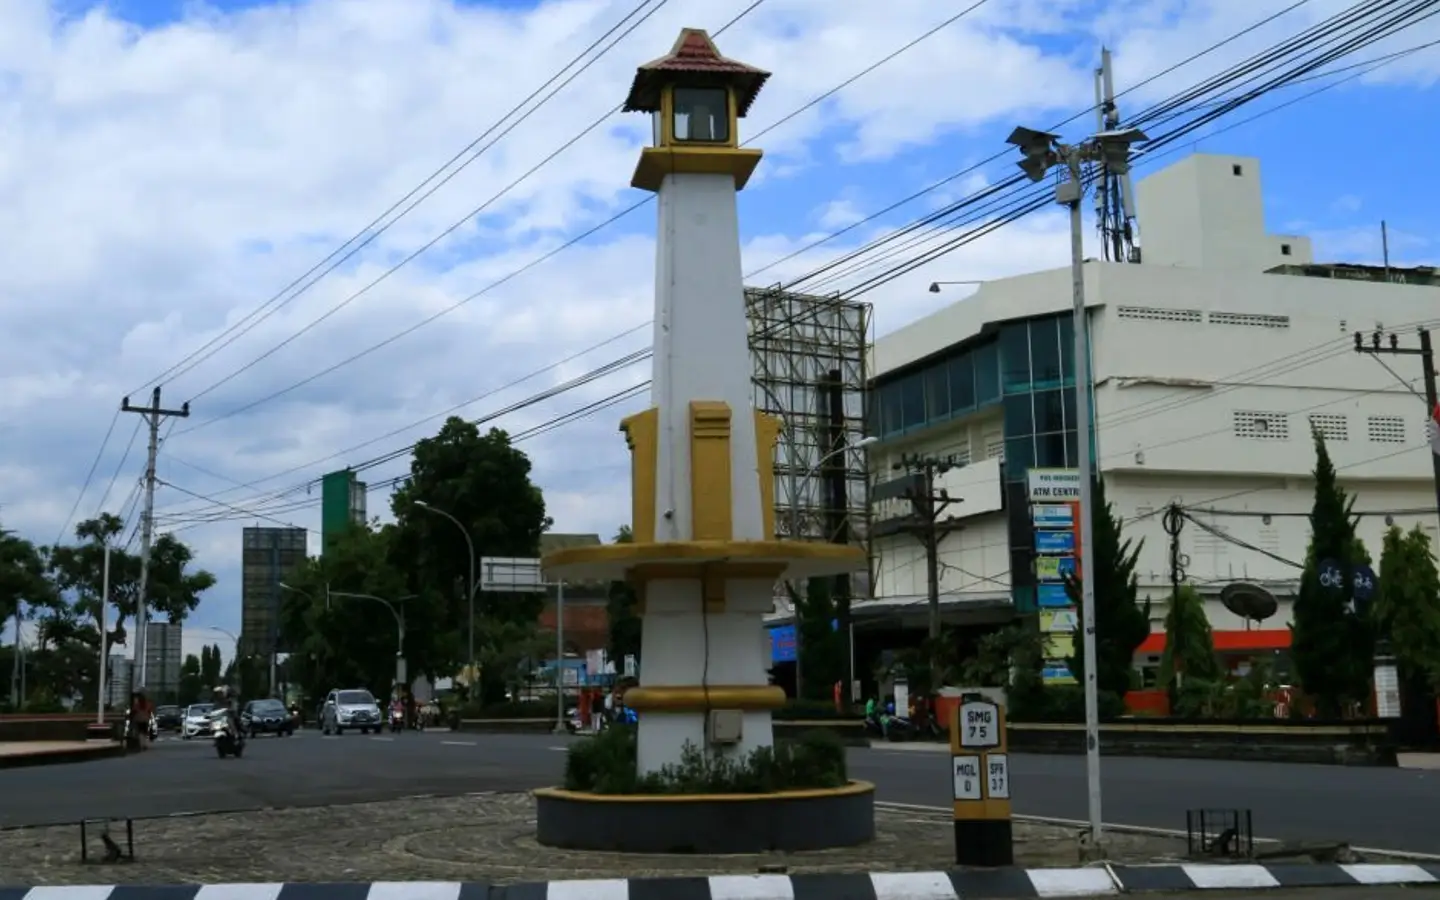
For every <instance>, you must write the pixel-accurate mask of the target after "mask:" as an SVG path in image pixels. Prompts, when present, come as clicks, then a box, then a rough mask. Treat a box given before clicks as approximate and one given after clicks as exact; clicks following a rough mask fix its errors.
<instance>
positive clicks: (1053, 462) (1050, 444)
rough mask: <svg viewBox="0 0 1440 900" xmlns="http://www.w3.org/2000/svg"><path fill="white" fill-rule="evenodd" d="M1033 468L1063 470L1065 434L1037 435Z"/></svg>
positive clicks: (1064, 466)
mask: <svg viewBox="0 0 1440 900" xmlns="http://www.w3.org/2000/svg"><path fill="white" fill-rule="evenodd" d="M1035 466H1036V467H1037V468H1041V469H1064V468H1068V467H1067V466H1066V464H1065V433H1064V432H1056V433H1055V434H1038V435H1036V436H1035Z"/></svg>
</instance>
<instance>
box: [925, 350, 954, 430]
mask: <svg viewBox="0 0 1440 900" xmlns="http://www.w3.org/2000/svg"><path fill="white" fill-rule="evenodd" d="M949 417H950V367H949V366H948V365H947V364H946V363H943V362H940V363H936V364H935V365H933V366H931V367H930V368H929V369H927V370H926V372H925V420H926V421H927V422H939V421H941V420H942V419H948V418H949Z"/></svg>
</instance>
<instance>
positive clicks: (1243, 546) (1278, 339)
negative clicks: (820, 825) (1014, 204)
mask: <svg viewBox="0 0 1440 900" xmlns="http://www.w3.org/2000/svg"><path fill="white" fill-rule="evenodd" d="M1136 193H1137V205H1138V219H1139V227H1140V231H1141V235H1142V239H1143V257H1142V258H1143V262H1141V263H1139V264H1119V263H1104V262H1099V261H1087V262H1086V263H1085V265H1084V279H1085V292H1086V305H1087V309H1088V313H1089V317H1090V318H1089V321H1090V329H1091V332H1090V333H1091V349H1090V356H1091V363H1092V372H1093V373H1094V374H1093V377H1094V384H1095V387H1094V398H1095V403H1094V419H1095V424H1096V430H1095V434H1096V439H1095V443H1096V452H1097V460H1098V470H1099V472H1100V473H1101V474H1102V476H1103V478H1104V482H1105V488H1106V492H1107V495H1108V499H1109V501H1110V502H1111V503H1112V504H1113V507H1114V509H1115V511H1116V512H1117V513H1118V514H1119V515H1120V516H1121V517H1122V518H1123V520H1124V530H1125V537H1126V538H1127V539H1130V540H1134V541H1140V540H1142V539H1143V540H1144V547H1143V549H1142V551H1141V553H1140V557H1139V563H1138V566H1137V569H1138V576H1139V581H1140V587H1141V592H1142V595H1149V596H1151V597H1152V598H1153V599H1154V601H1155V603H1154V606H1153V610H1152V619H1153V627H1154V630H1156V631H1161V630H1163V629H1162V627H1161V623H1162V622H1163V619H1164V615H1165V598H1166V597H1168V595H1169V591H1170V550H1169V538H1168V536H1167V535H1166V534H1165V532H1164V531H1163V529H1162V524H1161V522H1162V516H1161V515H1160V514H1161V513H1162V512H1163V511H1164V509H1165V508H1166V507H1167V506H1168V505H1169V504H1170V503H1172V502H1178V503H1180V504H1182V505H1183V506H1184V507H1186V508H1187V509H1188V510H1189V511H1191V513H1192V515H1194V516H1195V518H1196V519H1197V520H1198V522H1199V524H1195V523H1187V524H1186V526H1185V528H1184V530H1183V531H1182V533H1181V543H1182V552H1183V553H1184V554H1185V555H1186V556H1187V557H1188V566H1187V567H1186V575H1187V577H1188V580H1189V581H1191V582H1192V583H1195V584H1196V585H1197V586H1198V587H1200V588H1201V590H1202V593H1204V594H1206V595H1208V600H1207V609H1208V611H1209V613H1210V621H1211V623H1212V625H1213V627H1214V629H1215V630H1216V631H1217V635H1218V636H1217V645H1219V644H1223V643H1225V642H1226V641H1227V640H1229V641H1230V642H1231V643H1232V644H1234V645H1235V646H1236V647H1237V648H1238V647H1239V646H1241V645H1249V646H1251V647H1254V648H1255V649H1263V648H1264V647H1265V639H1263V638H1261V637H1260V636H1259V635H1251V636H1249V637H1248V638H1246V637H1231V638H1227V637H1226V635H1233V634H1237V633H1243V632H1245V631H1246V630H1247V627H1248V628H1249V629H1250V630H1252V631H1257V630H1258V631H1271V632H1277V634H1276V636H1275V640H1276V641H1277V643H1278V644H1279V645H1288V629H1286V624H1287V623H1288V621H1289V606H1290V599H1291V597H1293V593H1294V588H1295V585H1296V582H1297V575H1298V571H1299V570H1298V568H1297V567H1296V566H1294V565H1291V562H1294V563H1299V562H1301V561H1303V559H1304V557H1305V553H1306V546H1307V543H1308V540H1309V525H1308V522H1307V519H1306V518H1305V516H1306V514H1307V513H1308V512H1309V509H1310V505H1311V500H1312V488H1313V483H1312V478H1311V472H1312V469H1313V467H1314V463H1315V453H1314V450H1313V445H1312V440H1311V432H1312V429H1315V430H1318V431H1319V432H1320V433H1321V434H1323V435H1324V436H1325V439H1326V443H1327V445H1328V447H1329V450H1330V454H1331V456H1332V458H1333V460H1334V462H1335V465H1336V467H1337V468H1338V470H1339V477H1340V481H1341V483H1342V485H1343V486H1344V487H1345V488H1346V490H1348V491H1350V492H1352V493H1353V494H1355V495H1356V496H1357V498H1358V499H1357V500H1356V504H1355V510H1356V511H1357V512H1359V513H1362V514H1363V515H1362V519H1361V521H1360V526H1359V529H1360V534H1361V536H1362V537H1363V539H1364V540H1365V543H1366V545H1367V547H1368V548H1369V549H1370V551H1371V553H1372V555H1374V556H1375V557H1376V558H1377V560H1376V561H1377V563H1378V556H1379V550H1380V540H1381V536H1382V534H1383V533H1384V530H1385V528H1386V526H1387V523H1390V522H1394V523H1395V524H1399V525H1402V526H1404V527H1406V528H1409V527H1411V526H1413V525H1417V524H1418V525H1420V526H1422V527H1424V528H1426V529H1428V530H1430V531H1431V532H1432V533H1433V532H1434V531H1435V526H1436V522H1437V520H1436V515H1435V513H1434V509H1435V506H1436V500H1435V486H1434V481H1433V470H1432V462H1431V454H1430V451H1429V449H1428V443H1427V436H1426V422H1427V418H1428V411H1427V409H1426V405H1425V403H1424V401H1423V399H1422V398H1423V389H1422V388H1421V379H1420V375H1421V366H1420V360H1419V358H1418V357H1414V356H1408V357H1407V356H1391V357H1384V358H1383V359H1384V362H1385V365H1382V364H1381V363H1380V362H1378V361H1377V359H1375V358H1372V357H1370V356H1369V355H1364V354H1360V353H1357V352H1356V351H1355V349H1354V338H1353V333H1354V332H1356V331H1362V332H1366V333H1370V332H1373V331H1375V330H1382V331H1385V332H1392V331H1393V332H1395V333H1397V334H1398V335H1399V340H1400V341H1401V342H1402V345H1403V346H1409V347H1412V348H1415V347H1418V338H1417V334H1416V327H1417V324H1420V323H1431V324H1435V323H1440V290H1437V288H1440V278H1436V277H1435V276H1434V275H1433V273H1432V272H1431V271H1430V270H1417V269H1406V270H1398V269H1397V270H1380V269H1377V268H1369V267H1363V266H1319V265H1315V264H1314V263H1313V261H1312V258H1311V245H1310V242H1309V240H1308V239H1307V238H1304V237H1295V236H1277V235H1272V234H1268V233H1267V232H1266V230H1265V223H1264V217H1263V211H1262V202H1261V190H1260V166H1259V162H1258V161H1257V160H1255V159H1251V158H1246V157H1231V156H1214V155H1203V154H1202V155H1195V156H1191V157H1189V158H1188V159H1185V160H1183V161H1181V162H1179V163H1176V164H1175V165H1172V166H1171V167H1169V168H1167V169H1164V170H1162V171H1159V172H1157V173H1155V174H1153V175H1151V176H1150V177H1148V178H1146V179H1144V180H1142V181H1140V182H1139V184H1138V185H1137V190H1136ZM1071 305H1072V294H1071V275H1070V270H1069V269H1068V268H1066V269H1056V270H1051V271H1045V272H1036V273H1033V274H1028V275H1020V276H1016V277H1013V278H1005V279H1001V280H997V281H992V282H987V283H985V284H984V285H982V286H981V287H980V288H979V289H978V290H977V291H976V292H975V293H974V294H973V295H972V296H969V297H966V298H965V299H963V300H960V301H959V302H956V303H954V304H951V305H950V306H948V307H945V308H943V309H941V310H939V311H937V312H935V313H933V314H932V315H929V316H927V317H925V318H923V319H921V320H919V321H916V322H913V323H911V324H910V325H907V326H906V327H904V328H901V329H899V330H897V331H895V332H893V333H891V334H890V335H888V336H886V337H883V338H881V339H879V340H878V341H877V342H876V344H875V348H874V361H873V365H872V367H871V371H872V372H873V373H875V379H874V387H875V391H874V402H873V413H874V418H873V423H872V429H873V431H872V433H874V434H876V435H877V436H878V437H879V438H880V441H879V443H877V444H876V445H874V446H873V447H872V448H871V453H870V458H871V461H872V467H873V473H872V474H873V477H874V478H875V480H876V481H877V483H879V486H878V487H877V489H876V492H875V496H876V498H877V503H876V508H875V522H874V525H873V531H874V534H875V538H874V541H873V553H874V573H875V579H876V580H875V585H876V590H875V593H876V600H874V601H872V602H874V603H876V604H878V606H877V607H876V608H875V609H876V611H877V612H878V611H879V609H881V608H884V607H896V608H899V609H902V610H913V612H914V613H916V614H919V615H921V616H923V612H924V608H925V607H924V598H925V594H926V567H925V557H924V553H923V551H922V549H921V548H920V545H919V543H918V542H917V541H916V540H915V538H914V537H913V536H911V535H909V534H889V535H887V534H886V531H887V527H886V524H885V520H887V519H890V518H893V517H894V516H895V515H896V514H898V513H903V512H905V511H907V507H908V504H906V503H905V502H904V501H902V500H897V499H885V495H886V493H887V490H886V487H885V483H886V482H890V481H893V480H894V479H896V478H897V477H898V476H900V475H902V474H903V472H901V471H897V469H898V468H899V467H900V463H901V459H902V456H903V455H905V454H923V455H927V456H931V457H936V456H938V457H953V458H954V461H955V462H956V463H963V464H964V465H960V466H959V467H957V468H953V469H951V470H950V471H948V472H946V473H945V474H944V475H942V476H940V477H939V478H938V479H937V487H938V488H944V489H946V490H948V492H949V494H950V495H951V496H952V497H956V498H963V502H962V503H959V504H957V505H955V506H954V507H952V509H951V510H950V512H952V513H953V514H954V515H955V516H956V517H957V518H958V520H959V524H961V525H962V526H963V530H959V531H958V532H956V533H953V534H951V535H950V536H948V537H947V538H945V540H944V542H943V543H942V544H941V551H940V562H941V567H940V589H941V592H942V597H943V600H944V606H945V607H946V618H947V619H949V620H951V621H964V620H966V619H969V620H971V621H980V620H983V618H990V619H992V620H993V619H995V618H997V617H1002V616H1004V615H1007V614H1010V613H1012V612H1013V611H1014V610H1016V609H1019V610H1026V609H1033V608H1034V604H1035V579H1034V575H1033V567H1034V539H1033V530H1032V529H1031V528H1030V523H1029V511H1028V508H1027V500H1028V498H1027V494H1026V489H1025V482H1026V478H1027V472H1028V471H1029V470H1031V469H1033V468H1070V467H1073V466H1074V465H1075V464H1076V459H1075V448H1076V443H1075V421H1076V417H1075V403H1074V372H1073V369H1074V367H1073V351H1072V348H1073V333H1072V325H1071V312H1070V310H1071ZM1387 366H1388V368H1387ZM1406 382H1408V383H1406ZM892 492H893V491H892ZM1202 526H1204V527H1202ZM1207 528H1208V529H1211V530H1210V531H1207V530H1206V529H1207ZM1017 573H1018V574H1017ZM1233 581H1247V582H1253V583H1258V584H1261V585H1264V586H1265V587H1266V588H1267V589H1269V590H1270V591H1271V593H1272V594H1274V596H1275V597H1276V598H1277V600H1278V601H1279V609H1278V610H1277V612H1276V614H1275V615H1274V616H1273V617H1272V618H1271V619H1270V620H1269V621H1267V622H1264V623H1247V622H1245V621H1243V620H1242V619H1240V618H1239V617H1238V616H1236V615H1235V614H1233V613H1231V612H1230V611H1228V610H1227V609H1225V608H1224V607H1223V606H1222V605H1221V604H1220V603H1219V602H1218V599H1217V597H1218V593H1219V590H1220V588H1221V587H1223V586H1224V585H1226V584H1228V583H1230V582H1233ZM1012 604H1013V606H1012ZM1278 632H1283V637H1281V636H1280V635H1279V634H1278ZM1152 643H1155V642H1154V641H1150V642H1147V645H1146V648H1144V649H1145V650H1146V652H1149V651H1154V650H1155V648H1153V647H1150V646H1149V645H1150V644H1152Z"/></svg>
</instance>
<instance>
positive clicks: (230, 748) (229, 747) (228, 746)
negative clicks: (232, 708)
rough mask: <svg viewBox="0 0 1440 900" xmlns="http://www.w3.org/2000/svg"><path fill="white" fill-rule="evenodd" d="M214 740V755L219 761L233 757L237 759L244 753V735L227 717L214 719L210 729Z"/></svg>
mask: <svg viewBox="0 0 1440 900" xmlns="http://www.w3.org/2000/svg"><path fill="white" fill-rule="evenodd" d="M210 732H211V734H212V735H213V736H214V740H215V753H216V755H218V756H219V757H220V758H221V759H224V758H225V757H227V756H233V757H235V758H236V759H239V758H240V757H241V756H242V755H244V753H245V735H244V734H243V733H242V732H241V731H240V730H239V729H238V728H236V727H235V723H234V722H233V721H231V717H230V716H228V715H222V716H219V717H217V718H216V719H215V723H214V724H213V725H212V726H211V728H210Z"/></svg>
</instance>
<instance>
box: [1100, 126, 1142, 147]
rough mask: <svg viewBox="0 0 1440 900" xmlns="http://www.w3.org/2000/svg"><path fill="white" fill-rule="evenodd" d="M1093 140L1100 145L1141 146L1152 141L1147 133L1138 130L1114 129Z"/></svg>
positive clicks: (1103, 132) (1132, 128)
mask: <svg viewBox="0 0 1440 900" xmlns="http://www.w3.org/2000/svg"><path fill="white" fill-rule="evenodd" d="M1093 140H1094V141H1095V142H1096V143H1099V144H1139V143H1142V142H1144V141H1148V140H1150V138H1148V137H1146V136H1145V132H1143V131H1141V130H1140V129H1138V128H1134V127H1131V128H1114V129H1111V130H1109V131H1102V132H1100V133H1098V134H1096V135H1095V137H1094V138H1093Z"/></svg>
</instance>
